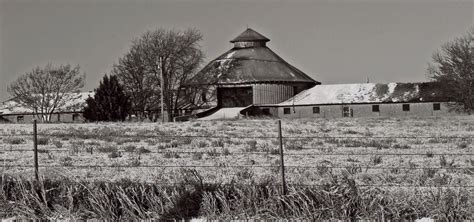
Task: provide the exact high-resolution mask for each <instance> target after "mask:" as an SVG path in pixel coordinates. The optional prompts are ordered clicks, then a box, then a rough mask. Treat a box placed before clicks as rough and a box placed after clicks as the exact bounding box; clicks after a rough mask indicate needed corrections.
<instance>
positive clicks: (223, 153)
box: [222, 148, 230, 156]
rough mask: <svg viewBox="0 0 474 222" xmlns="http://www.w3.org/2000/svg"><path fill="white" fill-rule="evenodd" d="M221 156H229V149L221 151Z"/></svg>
mask: <svg viewBox="0 0 474 222" xmlns="http://www.w3.org/2000/svg"><path fill="white" fill-rule="evenodd" d="M222 155H224V156H228V155H230V151H229V149H227V148H224V149H222Z"/></svg>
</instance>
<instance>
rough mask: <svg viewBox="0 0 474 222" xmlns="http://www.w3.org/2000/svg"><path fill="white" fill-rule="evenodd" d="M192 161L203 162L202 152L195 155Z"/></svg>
mask: <svg viewBox="0 0 474 222" xmlns="http://www.w3.org/2000/svg"><path fill="white" fill-rule="evenodd" d="M192 159H193V160H201V159H202V153H201V152H195V153H193V156H192Z"/></svg>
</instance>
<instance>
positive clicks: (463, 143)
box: [458, 142, 469, 149]
mask: <svg viewBox="0 0 474 222" xmlns="http://www.w3.org/2000/svg"><path fill="white" fill-rule="evenodd" d="M468 146H469V144H468V143H467V142H460V143H459V144H458V148H459V149H465V148H467V147H468Z"/></svg>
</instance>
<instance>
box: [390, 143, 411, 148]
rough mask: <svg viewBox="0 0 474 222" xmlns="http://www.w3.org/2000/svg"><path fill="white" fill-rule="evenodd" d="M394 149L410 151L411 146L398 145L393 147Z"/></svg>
mask: <svg viewBox="0 0 474 222" xmlns="http://www.w3.org/2000/svg"><path fill="white" fill-rule="evenodd" d="M393 148H395V149H410V148H411V146H410V145H408V144H399V143H397V144H395V145H393Z"/></svg>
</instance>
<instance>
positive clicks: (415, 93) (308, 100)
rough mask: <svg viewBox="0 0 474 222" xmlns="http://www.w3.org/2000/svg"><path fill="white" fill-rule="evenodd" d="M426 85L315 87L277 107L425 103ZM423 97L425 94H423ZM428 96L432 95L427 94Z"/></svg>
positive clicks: (377, 84) (337, 85) (367, 84)
mask: <svg viewBox="0 0 474 222" xmlns="http://www.w3.org/2000/svg"><path fill="white" fill-rule="evenodd" d="M422 84H425V85H426V83H388V84H379V83H360V84H328V85H316V86H314V87H312V88H310V89H307V90H304V91H302V92H300V93H299V94H297V95H295V96H294V97H293V98H290V99H288V100H286V101H284V102H282V103H280V104H279V105H282V106H289V105H312V104H349V103H389V102H409V101H410V102H414V101H425V100H426V99H429V97H426V98H424V96H421V93H420V85H422ZM423 95H425V94H423ZM429 95H434V94H432V93H429Z"/></svg>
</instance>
